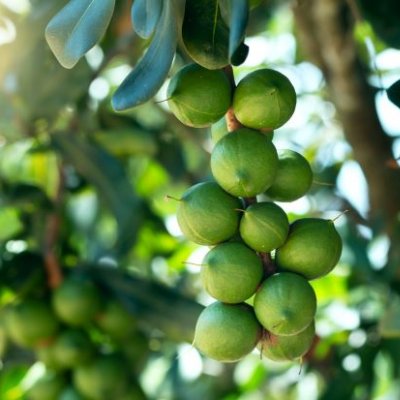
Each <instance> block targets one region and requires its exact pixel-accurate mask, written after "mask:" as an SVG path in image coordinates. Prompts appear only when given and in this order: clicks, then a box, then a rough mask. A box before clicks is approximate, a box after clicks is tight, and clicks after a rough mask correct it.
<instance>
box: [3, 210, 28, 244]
mask: <svg viewBox="0 0 400 400" xmlns="http://www.w3.org/2000/svg"><path fill="white" fill-rule="evenodd" d="M23 227H24V225H23V224H22V222H21V220H20V218H19V215H18V211H17V210H16V209H15V208H12V207H6V208H0V242H1V241H4V240H7V239H9V238H11V237H13V236H15V235H16V234H18V233H19V232H21V231H22V229H23Z"/></svg>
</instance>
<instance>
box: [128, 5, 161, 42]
mask: <svg viewBox="0 0 400 400" xmlns="http://www.w3.org/2000/svg"><path fill="white" fill-rule="evenodd" d="M162 5H163V0H135V1H134V2H133V5H132V24H133V29H134V30H135V32H136V33H137V34H138V35H139V36H141V37H142V38H143V39H147V38H149V37H150V36H151V34H152V33H153V32H154V30H155V28H156V26H157V23H158V21H159V19H160V15H161V10H162Z"/></svg>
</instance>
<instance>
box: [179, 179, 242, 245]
mask: <svg viewBox="0 0 400 400" xmlns="http://www.w3.org/2000/svg"><path fill="white" fill-rule="evenodd" d="M241 206H242V204H241V202H240V200H239V199H237V198H235V197H233V196H231V195H230V194H228V193H226V192H225V191H224V190H223V189H221V188H220V187H219V186H218V184H217V183H215V182H202V183H198V184H197V185H194V186H192V187H191V188H189V189H188V190H187V191H186V192H185V193H184V194H183V196H182V199H181V200H180V201H179V205H178V210H177V218H178V224H179V226H180V228H181V230H182V232H183V234H184V235H185V236H186V237H187V238H188V239H189V240H191V241H192V242H195V243H198V244H202V245H213V244H217V243H221V242H224V241H225V240H228V239H230V238H231V237H232V236H233V235H234V234H235V233H236V231H237V229H238V226H239V218H240V215H239V212H238V211H237V209H238V208H240V207H241Z"/></svg>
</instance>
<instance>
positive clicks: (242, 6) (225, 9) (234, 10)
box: [220, 0, 249, 61]
mask: <svg viewBox="0 0 400 400" xmlns="http://www.w3.org/2000/svg"><path fill="white" fill-rule="evenodd" d="M220 7H221V13H222V14H223V15H224V14H226V15H227V22H228V24H229V58H230V60H231V61H232V58H233V56H234V55H235V53H236V51H237V50H238V49H239V47H240V46H241V44H242V43H243V39H244V36H245V33H246V27H247V22H248V19H249V2H248V0H220Z"/></svg>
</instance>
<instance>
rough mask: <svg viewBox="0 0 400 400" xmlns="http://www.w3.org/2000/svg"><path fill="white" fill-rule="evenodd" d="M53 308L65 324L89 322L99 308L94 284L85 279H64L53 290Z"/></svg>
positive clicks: (75, 324) (98, 298) (98, 299)
mask: <svg viewBox="0 0 400 400" xmlns="http://www.w3.org/2000/svg"><path fill="white" fill-rule="evenodd" d="M52 304H53V308H54V310H55V312H56V314H57V316H58V317H59V318H60V319H61V320H62V321H63V322H65V323H66V324H68V325H72V326H82V325H86V324H87V323H89V322H90V321H91V320H92V319H93V318H94V317H95V315H96V314H97V313H98V312H99V311H100V309H101V301H100V293H99V291H98V289H97V287H96V285H95V284H94V283H93V282H91V281H89V280H86V279H73V278H70V279H66V280H64V282H63V283H62V284H61V285H60V286H59V287H58V288H57V289H55V290H54V292H53V297H52Z"/></svg>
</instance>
